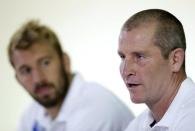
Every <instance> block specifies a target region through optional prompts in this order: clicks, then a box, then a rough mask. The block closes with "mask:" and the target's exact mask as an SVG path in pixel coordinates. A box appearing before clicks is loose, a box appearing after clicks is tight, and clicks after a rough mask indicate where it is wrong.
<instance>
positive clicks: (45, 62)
mask: <svg viewBox="0 0 195 131" xmlns="http://www.w3.org/2000/svg"><path fill="white" fill-rule="evenodd" d="M49 64H50V60H49V59H44V60H42V62H41V65H42V66H43V67H47V66H48V65H49Z"/></svg>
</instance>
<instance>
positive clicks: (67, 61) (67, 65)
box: [63, 53, 72, 75]
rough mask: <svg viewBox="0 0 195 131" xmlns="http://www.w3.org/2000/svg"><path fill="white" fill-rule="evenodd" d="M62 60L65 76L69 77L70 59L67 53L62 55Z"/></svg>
mask: <svg viewBox="0 0 195 131" xmlns="http://www.w3.org/2000/svg"><path fill="white" fill-rule="evenodd" d="M63 60H64V70H65V71H66V73H67V74H69V75H71V74H72V71H71V62H70V57H69V56H68V54H67V53H64V56H63Z"/></svg>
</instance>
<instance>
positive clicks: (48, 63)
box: [12, 43, 68, 108]
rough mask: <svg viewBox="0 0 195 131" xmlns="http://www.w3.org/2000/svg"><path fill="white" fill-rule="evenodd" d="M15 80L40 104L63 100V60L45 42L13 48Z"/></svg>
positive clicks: (64, 90) (65, 83)
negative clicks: (18, 48) (19, 48)
mask: <svg viewBox="0 0 195 131" xmlns="http://www.w3.org/2000/svg"><path fill="white" fill-rule="evenodd" d="M12 60H13V63H14V67H15V71H16V77H17V80H18V81H19V82H20V83H21V85H22V86H23V87H24V88H25V89H26V90H27V91H28V92H29V94H30V95H31V96H32V97H33V98H34V99H36V100H37V101H38V102H39V103H40V104H42V105H43V106H45V107H47V108H49V107H53V106H55V105H57V104H59V103H60V102H62V101H63V98H64V97H65V95H66V90H67V88H68V87H67V81H66V76H65V70H64V66H63V60H61V59H60V57H59V55H58V54H57V52H56V50H54V48H53V47H51V46H48V45H47V44H45V43H35V44H33V46H32V47H30V48H29V49H25V50H15V51H14V52H13V57H12Z"/></svg>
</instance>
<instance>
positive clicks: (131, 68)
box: [121, 59, 136, 77]
mask: <svg viewBox="0 0 195 131" xmlns="http://www.w3.org/2000/svg"><path fill="white" fill-rule="evenodd" d="M121 74H122V76H123V77H128V76H132V75H135V74H136V63H134V62H133V60H131V59H126V60H124V62H123V63H122V65H121Z"/></svg>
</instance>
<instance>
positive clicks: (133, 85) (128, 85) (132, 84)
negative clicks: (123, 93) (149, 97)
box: [126, 83, 140, 88]
mask: <svg viewBox="0 0 195 131" xmlns="http://www.w3.org/2000/svg"><path fill="white" fill-rule="evenodd" d="M126 85H127V87H128V88H136V87H137V86H139V85H140V84H134V83H127V84H126Z"/></svg>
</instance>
